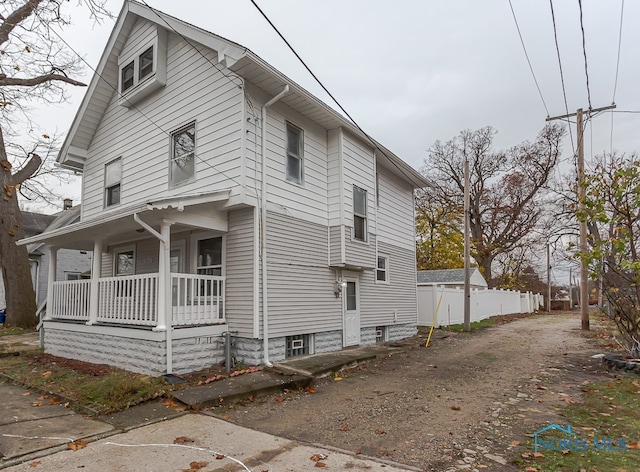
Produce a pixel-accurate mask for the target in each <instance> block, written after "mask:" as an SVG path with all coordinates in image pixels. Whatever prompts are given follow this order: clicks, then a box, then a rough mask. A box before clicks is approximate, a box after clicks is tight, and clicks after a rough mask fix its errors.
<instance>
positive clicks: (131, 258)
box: [113, 248, 136, 277]
mask: <svg viewBox="0 0 640 472" xmlns="http://www.w3.org/2000/svg"><path fill="white" fill-rule="evenodd" d="M135 269H136V267H135V251H134V250H133V248H127V249H120V250H117V251H115V253H114V258H113V275H115V276H116V277H120V276H124V275H134V274H135Z"/></svg>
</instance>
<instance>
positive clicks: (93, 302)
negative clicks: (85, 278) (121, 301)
mask: <svg viewBox="0 0 640 472" xmlns="http://www.w3.org/2000/svg"><path fill="white" fill-rule="evenodd" d="M101 274H102V240H101V239H96V240H95V241H94V242H93V257H92V259H91V286H90V289H89V321H87V324H88V325H92V324H95V323H97V321H98V307H99V302H100V300H99V296H100V295H99V294H100V290H99V289H100V285H99V284H100V275H101Z"/></svg>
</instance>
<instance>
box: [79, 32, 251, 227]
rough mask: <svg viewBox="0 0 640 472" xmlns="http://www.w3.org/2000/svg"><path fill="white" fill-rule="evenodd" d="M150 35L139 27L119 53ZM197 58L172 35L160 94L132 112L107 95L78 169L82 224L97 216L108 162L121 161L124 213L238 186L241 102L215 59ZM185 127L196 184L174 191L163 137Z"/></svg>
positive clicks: (239, 93) (208, 55)
mask: <svg viewBox="0 0 640 472" xmlns="http://www.w3.org/2000/svg"><path fill="white" fill-rule="evenodd" d="M149 34H150V28H148V27H147V26H146V22H144V21H139V22H138V23H137V24H136V25H135V27H134V29H133V31H132V33H131V34H130V36H129V40H128V42H127V46H126V47H127V48H129V47H130V45H133V46H131V47H135V46H137V45H140V44H144V43H145V41H147V40H148V37H149ZM203 53H204V54H205V56H206V59H205V58H203V57H202V56H201V55H200V54H199V53H198V52H197V51H195V50H194V48H193V47H192V46H191V45H189V44H187V43H186V42H185V41H184V40H182V39H181V38H179V37H178V36H177V35H174V34H169V37H168V58H167V61H168V62H167V86H166V87H164V88H162V89H161V90H158V91H157V92H155V93H154V94H153V95H151V96H149V97H147V98H146V99H145V100H143V101H141V102H138V103H137V104H136V107H137V108H136V109H127V108H125V107H122V106H119V105H118V100H117V96H116V94H115V93H113V95H112V97H111V101H110V104H109V106H108V107H107V110H106V112H105V114H104V115H103V116H102V118H101V122H100V125H99V127H98V129H97V131H96V134H95V136H94V138H93V141H92V144H91V147H90V148H89V157H88V159H87V161H86V164H85V171H84V178H83V219H88V218H92V217H95V216H97V215H98V214H99V213H101V212H102V211H103V185H104V179H103V169H104V165H105V164H106V163H107V162H108V161H109V158H111V159H112V158H113V156H114V155H118V156H123V167H122V186H123V188H126V189H127V192H126V195H122V200H121V203H122V204H124V205H130V204H135V203H140V202H145V201H149V200H151V199H160V198H163V197H170V196H173V195H177V194H183V193H198V192H211V191H215V190H218V189H220V190H222V189H228V188H230V187H232V186H236V185H239V182H240V180H241V175H242V168H241V165H242V158H241V156H242V153H241V146H242V141H243V140H242V134H243V131H242V130H243V126H244V124H243V123H242V121H243V116H242V109H243V100H244V97H243V94H242V90H240V89H238V87H237V86H236V85H235V84H234V83H232V82H230V81H229V79H228V78H227V77H225V76H224V75H223V74H222V73H221V72H219V71H218V70H217V69H216V68H214V67H213V66H212V65H211V63H210V62H209V61H212V62H215V60H216V54H215V53H214V52H213V51H203ZM207 59H208V60H207ZM138 110H140V111H138ZM148 117H153V122H150V121H149V118H148ZM191 120H196V121H197V123H198V143H197V145H198V147H197V152H198V154H197V156H196V167H197V169H198V178H197V179H194V180H193V181H192V182H189V183H187V184H185V185H180V186H179V187H177V188H176V189H175V190H173V189H170V188H169V178H168V175H169V161H170V159H169V152H170V146H169V144H168V143H169V142H170V133H171V131H173V130H175V129H177V128H178V127H179V126H182V125H184V124H185V123H189V122H190V121H191Z"/></svg>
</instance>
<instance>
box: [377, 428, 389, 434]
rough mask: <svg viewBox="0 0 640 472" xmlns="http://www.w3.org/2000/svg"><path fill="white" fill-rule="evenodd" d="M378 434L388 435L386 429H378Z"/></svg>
mask: <svg viewBox="0 0 640 472" xmlns="http://www.w3.org/2000/svg"><path fill="white" fill-rule="evenodd" d="M376 434H387V432H386V431H385V430H384V429H376Z"/></svg>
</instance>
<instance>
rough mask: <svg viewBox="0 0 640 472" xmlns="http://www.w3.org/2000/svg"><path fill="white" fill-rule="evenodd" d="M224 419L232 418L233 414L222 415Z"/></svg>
mask: <svg viewBox="0 0 640 472" xmlns="http://www.w3.org/2000/svg"><path fill="white" fill-rule="evenodd" d="M222 419H223V420H230V419H231V416H229V415H222Z"/></svg>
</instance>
